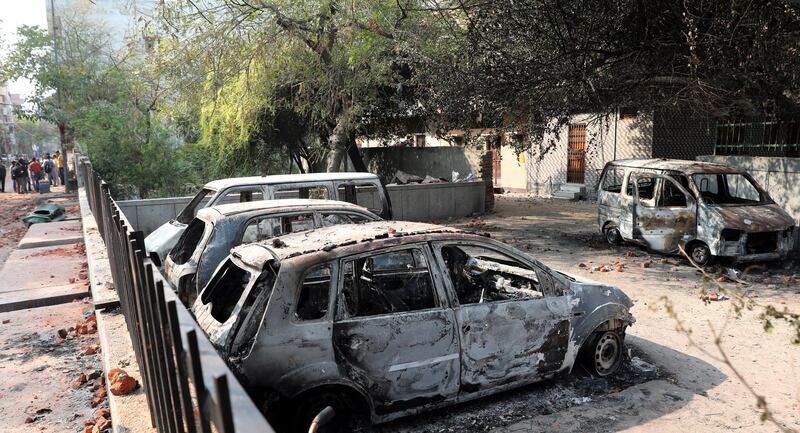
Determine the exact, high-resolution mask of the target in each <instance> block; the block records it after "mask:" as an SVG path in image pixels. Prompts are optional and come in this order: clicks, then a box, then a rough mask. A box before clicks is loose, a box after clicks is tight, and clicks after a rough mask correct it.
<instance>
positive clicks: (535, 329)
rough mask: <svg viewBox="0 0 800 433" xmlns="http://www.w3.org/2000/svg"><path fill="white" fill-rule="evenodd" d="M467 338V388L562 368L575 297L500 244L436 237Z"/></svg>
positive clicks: (463, 343) (463, 376)
mask: <svg viewBox="0 0 800 433" xmlns="http://www.w3.org/2000/svg"><path fill="white" fill-rule="evenodd" d="M434 251H435V254H436V256H437V260H438V263H439V266H440V267H441V268H442V270H443V273H444V274H445V275H447V277H448V278H447V284H448V285H449V290H450V291H451V293H452V295H451V297H452V298H454V300H457V301H458V306H455V307H454V309H455V312H456V320H457V321H458V325H459V336H460V339H461V391H462V392H466V393H470V392H478V391H481V390H484V389H488V388H492V387H495V386H502V385H505V384H510V383H513V382H518V381H531V380H535V379H539V378H541V377H542V376H545V375H548V374H551V373H555V372H557V371H558V370H560V369H561V368H562V366H563V365H564V358H565V356H566V353H567V349H568V346H569V334H570V320H569V319H570V315H571V313H570V304H569V300H568V299H567V296H566V295H565V293H564V288H563V286H560V285H557V283H556V281H555V280H554V279H553V277H552V276H551V275H550V274H549V273H548V272H547V271H546V270H544V269H542V268H541V267H539V266H537V265H535V264H534V263H532V262H531V261H529V260H527V259H525V258H523V257H522V256H521V255H518V254H517V253H515V252H513V251H512V250H511V249H506V248H502V247H500V246H498V245H495V244H489V243H485V244H484V243H478V242H475V241H452V242H450V241H443V242H436V243H434Z"/></svg>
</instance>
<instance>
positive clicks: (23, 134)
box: [14, 118, 58, 155]
mask: <svg viewBox="0 0 800 433" xmlns="http://www.w3.org/2000/svg"><path fill="white" fill-rule="evenodd" d="M14 128H15V136H16V139H17V148H18V149H19V150H20V152H21V153H24V154H26V155H33V146H34V145H36V146H39V151H40V152H49V153H53V152H55V151H56V150H57V149H58V128H57V127H56V125H53V124H52V123H50V122H46V121H36V120H30V119H25V118H17V119H16V120H15V121H14Z"/></svg>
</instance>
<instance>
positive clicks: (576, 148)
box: [567, 123, 586, 183]
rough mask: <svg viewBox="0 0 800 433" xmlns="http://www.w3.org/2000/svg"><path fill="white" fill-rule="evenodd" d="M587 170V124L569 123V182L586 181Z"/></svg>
mask: <svg viewBox="0 0 800 433" xmlns="http://www.w3.org/2000/svg"><path fill="white" fill-rule="evenodd" d="M585 171H586V125H585V124H583V123H579V124H572V125H569V134H568V148H567V183H584V173H585Z"/></svg>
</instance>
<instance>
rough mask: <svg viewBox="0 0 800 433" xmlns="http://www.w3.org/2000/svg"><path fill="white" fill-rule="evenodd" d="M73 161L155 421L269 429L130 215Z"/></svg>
mask: <svg viewBox="0 0 800 433" xmlns="http://www.w3.org/2000/svg"><path fill="white" fill-rule="evenodd" d="M78 165H79V168H80V180H81V182H82V184H83V186H84V188H85V191H86V196H87V200H88V202H89V207H90V208H91V211H92V213H93V214H94V217H95V219H96V220H97V225H98V230H99V232H100V235H101V237H102V238H103V241H104V242H105V245H106V249H107V250H108V260H109V262H110V265H111V274H112V278H113V280H114V286H115V288H116V290H117V293H118V295H119V300H120V309H121V311H122V313H123V315H124V317H125V321H126V324H127V327H128V331H129V333H130V337H131V342H132V344H133V349H134V353H135V356H136V361H137V362H138V363H139V368H140V371H141V374H142V382H143V384H142V385H143V386H144V390H145V395H146V396H147V403H148V406H149V409H150V418H151V423H152V425H153V427H155V428H156V429H157V431H158V432H161V433H178V432H186V433H194V432H203V433H207V432H212V431H214V432H219V433H232V432H234V431H247V432H250V431H257V432H272V428H271V427H270V426H269V424H268V423H267V421H266V420H265V419H264V417H263V415H262V414H261V412H260V411H259V410H258V408H257V407H256V406H255V404H254V403H253V402H252V401H251V400H250V399H249V397H247V394H246V392H245V391H244V389H243V388H242V387H241V385H240V384H239V383H238V381H236V379H235V377H234V376H233V374H232V373H231V372H230V370H229V369H228V368H227V366H226V365H225V363H224V362H223V361H222V359H221V358H220V357H219V356H218V355H216V353H215V352H214V350H213V347H211V344H210V342H209V341H208V340H207V339H206V338H205V336H204V335H203V334H202V331H201V330H200V329H199V327H197V326H196V322H194V319H193V318H192V317H191V315H189V313H188V311H187V310H186V309H185V308H184V307H183V305H181V304H180V303H179V302H178V300H177V298H175V296H174V295H173V293H172V291H171V290H170V289H169V287H167V288H165V287H164V285H163V283H162V282H161V281H160V280H159V278H157V277H156V276H155V274H154V269H153V265H152V263H151V262H150V261H149V259H148V258H147V257H146V254H145V248H144V237H143V235H142V232H141V231H136V230H134V229H133V227H131V226H130V224H129V223H128V222H127V220H126V219H125V216H124V214H123V213H122V212H121V211H120V209H119V207H118V206H117V204H116V202H115V201H114V199H113V198H112V197H111V194H110V192H109V187H108V184H107V183H106V182H105V181H103V180H102V179H101V178H100V176H99V175H98V174H97V172H95V171H94V169H93V168H92V165H91V162H89V160H88V159H87V158H80V161H79V164H78ZM209 355H210V356H209ZM233 400H235V401H236V405H235V406H234V405H233V404H232V401H233Z"/></svg>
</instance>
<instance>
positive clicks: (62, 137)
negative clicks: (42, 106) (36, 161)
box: [50, 0, 70, 192]
mask: <svg viewBox="0 0 800 433" xmlns="http://www.w3.org/2000/svg"><path fill="white" fill-rule="evenodd" d="M50 19H51V20H52V25H53V29H52V36H53V62H54V63H55V65H56V66H58V38H57V37H56V4H55V0H50ZM56 108H57V110H56V113H57V116H58V138H59V144H60V148H61V158H62V160H63V164H62V165H63V170H64V192H70V191H69V164H68V163H67V152H66V151H65V150H66V138H67V137H66V135H67V131H66V129H67V125H66V124H65V123H64V118H63V116H62V113H61V85H60V83H59V82H58V81H56ZM56 170H58V168H56ZM58 175H59V176H61V173H60V172H59V173H58Z"/></svg>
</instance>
